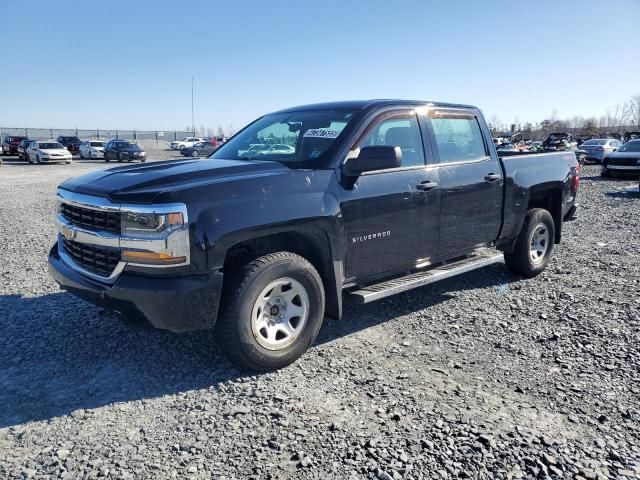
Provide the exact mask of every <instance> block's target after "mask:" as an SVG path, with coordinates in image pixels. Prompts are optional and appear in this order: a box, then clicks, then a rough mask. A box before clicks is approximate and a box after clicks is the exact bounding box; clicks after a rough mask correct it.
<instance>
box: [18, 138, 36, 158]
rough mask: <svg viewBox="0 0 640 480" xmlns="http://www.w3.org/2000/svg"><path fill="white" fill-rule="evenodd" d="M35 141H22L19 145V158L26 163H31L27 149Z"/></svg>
mask: <svg viewBox="0 0 640 480" xmlns="http://www.w3.org/2000/svg"><path fill="white" fill-rule="evenodd" d="M33 142H35V140H22V141H21V142H20V144H19V145H18V158H19V159H20V160H22V161H24V162H27V161H29V155H27V148H28V147H29V145H30V144H31V143H33Z"/></svg>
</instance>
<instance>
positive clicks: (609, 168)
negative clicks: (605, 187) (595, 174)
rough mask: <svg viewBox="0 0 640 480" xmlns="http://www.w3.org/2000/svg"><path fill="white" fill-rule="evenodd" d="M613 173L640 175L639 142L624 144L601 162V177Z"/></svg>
mask: <svg viewBox="0 0 640 480" xmlns="http://www.w3.org/2000/svg"><path fill="white" fill-rule="evenodd" d="M613 173H631V174H634V175H640V140H631V141H629V142H627V143H625V144H624V145H623V146H621V147H620V148H619V149H618V150H617V151H616V152H613V153H610V154H609V155H607V157H606V158H605V159H604V160H603V161H602V171H601V175H602V176H603V177H609V176H611V174H613Z"/></svg>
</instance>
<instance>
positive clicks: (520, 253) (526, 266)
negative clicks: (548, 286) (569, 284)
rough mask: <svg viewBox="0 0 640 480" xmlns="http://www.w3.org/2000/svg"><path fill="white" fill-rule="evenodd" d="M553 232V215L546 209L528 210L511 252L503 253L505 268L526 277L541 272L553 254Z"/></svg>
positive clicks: (554, 229)
mask: <svg viewBox="0 0 640 480" xmlns="http://www.w3.org/2000/svg"><path fill="white" fill-rule="evenodd" d="M555 232H556V228H555V224H554V222H553V217H552V216H551V214H550V213H549V212H548V211H547V210H544V209H543V208H533V209H531V210H529V211H528V212H527V215H526V217H525V219H524V224H523V225H522V230H520V234H519V235H518V239H517V240H516V244H515V246H514V249H513V252H511V253H506V252H505V254H504V260H505V263H506V264H507V268H509V270H511V272H513V273H515V274H518V275H522V276H523V277H527V278H532V277H535V276H536V275H539V274H540V273H542V271H543V270H544V269H545V268H547V265H548V264H549V261H550V260H551V255H552V254H553V247H554V242H555Z"/></svg>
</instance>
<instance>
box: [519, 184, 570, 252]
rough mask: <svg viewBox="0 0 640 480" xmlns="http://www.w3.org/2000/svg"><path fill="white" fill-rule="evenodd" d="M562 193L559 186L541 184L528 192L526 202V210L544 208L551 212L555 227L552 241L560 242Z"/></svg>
mask: <svg viewBox="0 0 640 480" xmlns="http://www.w3.org/2000/svg"><path fill="white" fill-rule="evenodd" d="M562 193H563V190H562V187H560V186H556V185H553V186H541V187H539V188H535V189H532V190H531V191H530V192H529V201H528V203H527V211H529V210H531V209H532V208H544V209H545V210H547V211H548V212H549V213H550V214H551V217H553V223H554V227H555V238H554V243H560V240H561V238H562Z"/></svg>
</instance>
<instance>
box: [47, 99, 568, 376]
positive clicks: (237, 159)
mask: <svg viewBox="0 0 640 480" xmlns="http://www.w3.org/2000/svg"><path fill="white" fill-rule="evenodd" d="M282 131H286V132H287V133H286V137H287V143H291V144H292V145H296V147H295V148H294V147H292V148H294V153H284V154H283V153H281V152H278V151H274V152H272V153H270V154H266V153H265V154H260V155H257V156H255V157H249V158H246V157H245V156H243V155H241V154H240V152H243V151H244V152H246V151H247V150H248V148H249V146H250V145H252V144H261V143H265V142H264V141H263V140H264V138H265V137H268V136H271V135H272V134H273V133H274V132H282ZM211 158H213V159H215V160H216V161H211V162H192V161H189V160H185V161H182V162H180V161H178V162H158V163H156V164H152V165H148V166H146V167H145V168H144V169H141V168H140V167H138V166H135V167H134V166H130V167H123V168H118V169H112V170H107V171H104V172H98V173H96V172H92V173H89V174H87V175H84V176H80V177H76V178H72V179H69V180H66V181H65V182H63V183H62V184H61V185H60V186H59V188H58V192H57V200H58V202H59V214H58V215H57V217H56V225H57V229H58V232H59V235H58V241H57V243H56V244H55V245H53V247H52V249H51V252H50V254H49V271H50V272H51V275H52V276H53V278H54V279H55V280H56V281H57V282H58V283H59V284H60V285H61V286H62V287H63V288H65V289H67V290H69V291H70V292H72V293H75V294H76V295H78V296H80V297H82V298H84V299H85V300H88V301H90V302H93V303H95V304H99V305H100V306H101V308H107V309H114V310H118V311H120V312H123V313H125V314H129V315H132V316H135V317H137V318H144V319H147V320H148V321H149V322H150V323H151V324H152V325H154V326H156V327H158V328H162V329H166V330H171V331H181V332H184V331H189V330H199V329H206V328H214V327H215V329H216V335H217V340H218V342H219V344H220V346H221V348H223V349H224V351H225V352H226V354H227V355H228V356H229V358H230V359H231V360H232V361H233V362H235V363H236V364H238V365H240V366H241V367H243V368H247V369H252V370H263V371H264V370H273V369H277V368H281V367H284V366H285V365H288V364H290V363H292V362H293V361H295V360H296V359H297V358H298V357H300V356H301V355H302V354H303V353H304V352H305V351H306V350H307V348H309V346H310V345H311V344H312V343H313V341H314V339H315V337H316V335H317V334H318V331H319V330H320V327H321V324H322V321H323V319H324V317H325V314H326V315H327V316H329V317H333V318H339V317H340V316H341V314H342V298H343V294H346V295H348V296H350V297H351V298H352V299H353V300H354V301H355V302H359V303H368V302H371V301H374V300H378V299H381V298H385V297H388V296H390V295H393V294H396V293H400V292H403V291H406V290H410V289H413V288H416V287H420V286H424V285H427V284H430V283H433V282H436V281H439V280H443V279H445V278H448V277H452V276H454V275H459V274H463V273H465V272H468V271H470V270H474V269H478V268H481V267H484V266H486V265H490V264H494V263H498V262H502V261H503V260H504V261H505V262H506V264H507V267H508V268H509V269H510V270H511V271H513V272H515V273H517V274H519V275H523V276H525V277H533V276H535V275H538V274H539V273H541V272H542V271H543V270H544V269H545V268H546V266H547V265H548V263H549V261H550V259H551V256H552V253H553V250H554V245H555V244H557V243H559V242H560V239H561V238H562V235H563V233H564V232H563V223H564V222H565V221H567V220H570V219H572V218H573V217H574V215H575V212H576V208H577V205H576V194H577V189H578V185H579V178H578V173H579V165H578V164H577V162H576V159H575V155H573V153H572V152H552V153H541V154H533V155H531V154H528V153H524V152H513V154H512V156H509V157H505V158H502V157H500V156H498V154H497V153H496V150H495V147H494V146H493V142H491V136H490V132H489V128H488V127H487V124H486V123H485V120H484V118H483V116H482V113H481V112H480V110H478V109H477V108H475V107H471V106H462V105H452V104H444V103H426V102H415V101H402V100H373V101H354V102H336V103H327V104H319V105H310V106H304V107H296V108H291V109H287V110H283V111H280V112H276V113H272V114H269V115H265V116H263V117H261V118H260V119H258V120H256V121H255V122H253V123H251V124H250V125H249V126H248V127H246V128H245V129H244V130H242V131H240V132H239V133H238V134H237V135H235V136H234V137H233V138H232V139H231V140H229V141H228V142H227V143H226V144H225V145H223V146H222V147H220V148H219V149H218V150H217V151H216V152H215V153H214V154H213V155H212V157H211ZM85 212H87V213H88V214H87V215H86V216H85V215H84V213H85ZM105 231H106V232H109V233H108V234H106V233H105ZM96 238H99V239H100V242H99V243H96V241H95V239H96ZM481 247H482V248H481ZM496 249H497V251H496ZM223 285H224V288H223Z"/></svg>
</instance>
